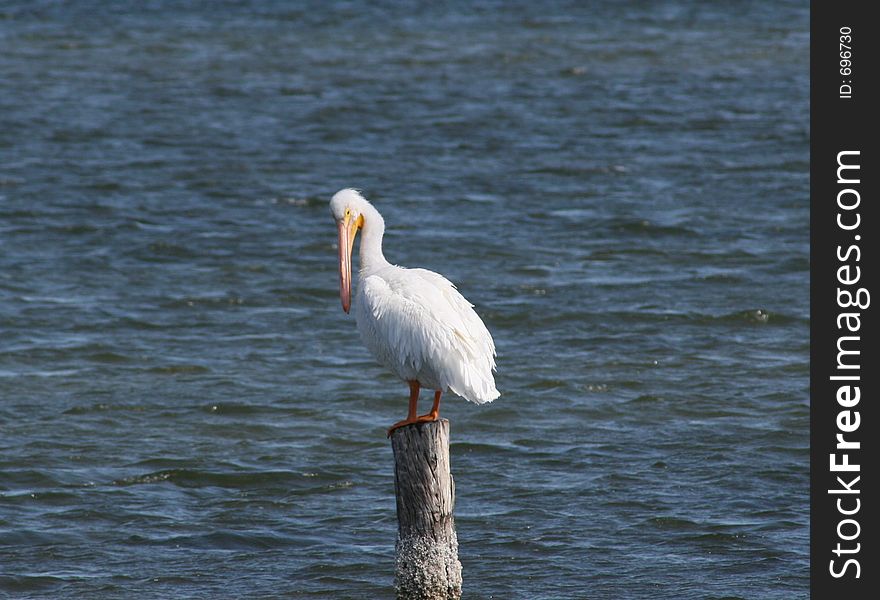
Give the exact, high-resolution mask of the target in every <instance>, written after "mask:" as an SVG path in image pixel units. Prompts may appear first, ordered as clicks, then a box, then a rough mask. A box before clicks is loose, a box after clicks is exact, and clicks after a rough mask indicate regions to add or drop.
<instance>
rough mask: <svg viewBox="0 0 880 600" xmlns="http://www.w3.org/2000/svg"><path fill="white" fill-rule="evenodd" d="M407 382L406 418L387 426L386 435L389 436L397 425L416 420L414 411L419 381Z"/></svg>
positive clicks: (416, 408)
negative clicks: (407, 401)
mask: <svg viewBox="0 0 880 600" xmlns="http://www.w3.org/2000/svg"><path fill="white" fill-rule="evenodd" d="M407 383H408V384H409V411H408V412H407V415H406V418H405V419H404V420H403V421H398V422H397V423H395V424H394V425H392V426H391V427H389V428H388V437H391V432H392V431H394V430H395V429H397V428H398V427H403V426H404V425H409V424H410V423H417V422H418V417H416V412H418V407H417V405H418V403H419V391H420V390H421V387H420V385H419V382H418V381H416V380H415V379H413V380H411V381H407Z"/></svg>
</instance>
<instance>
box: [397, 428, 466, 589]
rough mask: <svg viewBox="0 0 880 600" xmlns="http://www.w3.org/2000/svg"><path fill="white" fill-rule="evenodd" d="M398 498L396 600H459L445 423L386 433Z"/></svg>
mask: <svg viewBox="0 0 880 600" xmlns="http://www.w3.org/2000/svg"><path fill="white" fill-rule="evenodd" d="M391 447H392V449H393V450H394V491H395V494H396V496H397V575H396V577H395V582H394V586H395V588H396V590H397V598H398V600H458V599H459V598H461V563H460V562H458V538H457V537H456V535H455V520H454V518H453V516H452V509H453V508H454V506H455V484H454V483H453V481H452V474H451V473H450V472H449V421H448V420H447V419H441V420H439V421H434V422H431V423H417V424H414V425H405V426H403V427H399V428H397V429H395V430H394V431H393V432H392V434H391Z"/></svg>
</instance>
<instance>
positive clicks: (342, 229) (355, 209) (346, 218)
mask: <svg viewBox="0 0 880 600" xmlns="http://www.w3.org/2000/svg"><path fill="white" fill-rule="evenodd" d="M367 206H369V202H367V201H366V199H364V197H363V196H361V194H360V192H358V191H357V190H353V189H344V190H340V191H338V192H336V193H335V194H334V195H333V198H332V199H331V200H330V213H331V214H332V215H333V218H334V219H335V220H336V228H337V230H338V232H339V296H340V297H341V298H342V310H344V311H345V312H348V311H349V309H350V308H351V251H352V249H353V248H354V238H355V237H356V236H357V232H358V230H359V229H360V228H361V227H363V226H364V209H365V208H366V207H367Z"/></svg>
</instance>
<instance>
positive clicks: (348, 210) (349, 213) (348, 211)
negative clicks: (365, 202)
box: [345, 208, 351, 217]
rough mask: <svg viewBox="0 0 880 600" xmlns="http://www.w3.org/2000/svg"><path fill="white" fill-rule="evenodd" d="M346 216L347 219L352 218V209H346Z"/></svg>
mask: <svg viewBox="0 0 880 600" xmlns="http://www.w3.org/2000/svg"><path fill="white" fill-rule="evenodd" d="M345 216H346V217H350V216H351V209H350V208H346V209H345Z"/></svg>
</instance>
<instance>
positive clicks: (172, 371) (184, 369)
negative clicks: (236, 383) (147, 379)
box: [148, 364, 211, 375]
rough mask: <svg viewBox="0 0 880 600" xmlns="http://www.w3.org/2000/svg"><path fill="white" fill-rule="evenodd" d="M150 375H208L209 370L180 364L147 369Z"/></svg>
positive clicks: (203, 367) (199, 366)
mask: <svg viewBox="0 0 880 600" xmlns="http://www.w3.org/2000/svg"><path fill="white" fill-rule="evenodd" d="M148 371H149V372H150V373H156V374H158V375H181V374H201V373H210V372H211V369H209V368H208V367H205V366H203V365H190V364H182V365H165V366H161V367H152V368H150V369H148Z"/></svg>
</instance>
